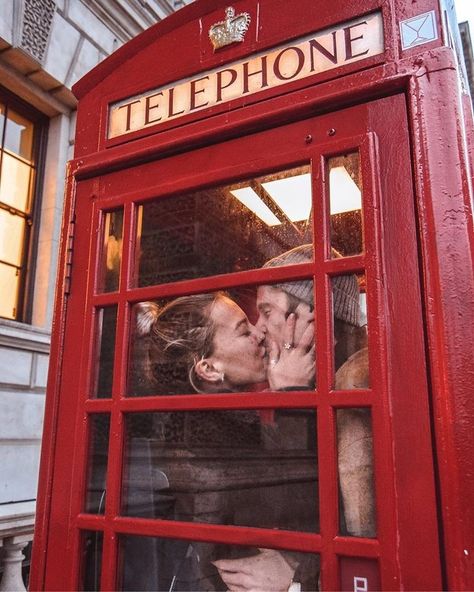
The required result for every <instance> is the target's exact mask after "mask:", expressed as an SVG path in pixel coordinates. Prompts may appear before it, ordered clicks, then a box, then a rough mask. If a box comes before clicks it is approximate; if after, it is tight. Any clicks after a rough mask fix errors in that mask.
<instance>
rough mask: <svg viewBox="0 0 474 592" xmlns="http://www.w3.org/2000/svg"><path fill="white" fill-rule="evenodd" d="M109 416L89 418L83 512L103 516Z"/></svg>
mask: <svg viewBox="0 0 474 592" xmlns="http://www.w3.org/2000/svg"><path fill="white" fill-rule="evenodd" d="M109 432H110V416H109V415H106V414H100V415H99V414H98V415H93V416H91V417H90V431H89V458H88V479H87V489H86V502H85V511H86V512H89V513H91V514H103V513H104V511H105V479H106V474H107V455H108V448H109Z"/></svg>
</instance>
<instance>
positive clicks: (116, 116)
mask: <svg viewBox="0 0 474 592" xmlns="http://www.w3.org/2000/svg"><path fill="white" fill-rule="evenodd" d="M383 51H384V40H383V21H382V14H381V13H380V12H377V13H373V14H370V15H366V16H363V17H360V18H357V19H354V20H352V21H349V22H346V23H342V24H340V25H338V26H336V27H331V28H329V29H325V30H324V31H320V32H318V33H315V34H312V35H307V36H305V37H303V38H300V39H297V40H295V41H294V42H292V43H290V44H289V43H287V44H285V45H281V46H279V47H277V48H276V49H273V50H271V51H270V52H265V53H260V54H258V55H255V56H252V57H251V58H248V59H245V60H240V61H238V62H234V63H231V64H228V65H226V67H223V68H218V69H214V70H210V71H207V72H203V73H201V74H199V76H196V77H193V78H188V79H186V80H180V81H178V82H175V83H173V84H170V85H168V86H164V87H161V88H158V89H156V90H152V91H149V92H147V93H144V94H141V95H136V96H134V97H129V98H127V99H124V100H122V101H119V102H117V103H114V104H112V105H110V107H109V129H108V138H116V137H117V136H121V135H124V134H128V133H131V132H134V131H137V130H141V129H143V128H146V127H149V126H152V125H156V124H159V123H164V122H166V121H169V120H173V119H177V118H179V117H183V116H184V115H187V114H188V113H192V112H194V111H199V110H201V109H206V108H209V107H212V106H214V105H217V104H219V103H225V102H227V101H230V100H232V99H236V98H239V97H244V96H246V95H251V94H254V93H257V92H260V91H262V90H265V89H268V88H274V87H277V86H281V85H283V84H286V83H288V82H291V81H293V80H299V79H302V78H306V77H308V76H312V75H313V74H318V73H320V72H325V71H328V70H332V69H334V68H338V67H340V66H344V65H346V64H350V63H353V62H358V61H360V60H364V59H366V58H369V57H371V56H375V55H379V54H381V53H383Z"/></svg>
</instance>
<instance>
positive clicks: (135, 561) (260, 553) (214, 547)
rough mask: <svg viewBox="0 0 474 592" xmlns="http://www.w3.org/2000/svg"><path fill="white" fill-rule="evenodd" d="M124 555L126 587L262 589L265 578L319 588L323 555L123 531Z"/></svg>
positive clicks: (270, 586) (272, 584)
mask: <svg viewBox="0 0 474 592" xmlns="http://www.w3.org/2000/svg"><path fill="white" fill-rule="evenodd" d="M120 556H121V561H120V568H119V589H120V590H124V591H136V590H166V591H169V592H184V591H195V592H200V591H203V592H204V591H205V592H212V591H214V590H222V591H224V590H245V589H249V590H250V589H253V590H257V589H259V590H261V589H262V586H261V582H262V580H263V581H264V582H265V589H267V590H288V588H289V587H290V585H291V583H292V582H297V583H298V584H300V589H302V590H317V589H318V577H319V557H318V555H313V554H310V553H298V552H295V551H277V550H275V549H263V548H260V549H257V548H254V547H242V546H237V545H226V544H220V543H202V542H197V541H183V540H178V539H168V538H166V539H165V538H162V539H160V538H152V537H142V536H131V535H127V536H125V535H123V536H122V537H121V545H120ZM257 576H259V577H260V578H262V579H260V580H259V581H258V580H256V579H255V578H256V577H257ZM243 582H245V583H246V584H247V585H248V588H247V587H245V586H243V585H241V584H242V583H243ZM258 582H259V583H260V586H258V585H257V584H258Z"/></svg>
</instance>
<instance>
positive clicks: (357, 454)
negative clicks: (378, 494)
mask: <svg viewBox="0 0 474 592" xmlns="http://www.w3.org/2000/svg"><path fill="white" fill-rule="evenodd" d="M336 421H337V449H338V472H339V489H340V493H341V512H340V524H339V528H340V532H341V534H343V535H346V536H357V537H375V536H376V516H375V492H374V466H373V464H374V461H373V452H372V450H373V442H372V421H371V413H370V409H368V408H360V409H352V408H346V409H338V410H337V412H336Z"/></svg>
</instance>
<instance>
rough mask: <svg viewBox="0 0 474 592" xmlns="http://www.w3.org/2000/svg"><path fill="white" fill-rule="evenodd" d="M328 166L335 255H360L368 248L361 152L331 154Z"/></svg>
mask: <svg viewBox="0 0 474 592" xmlns="http://www.w3.org/2000/svg"><path fill="white" fill-rule="evenodd" d="M328 169H329V204H330V214H331V246H332V247H333V249H335V250H336V251H337V253H335V252H334V251H333V253H332V256H333V257H334V256H338V254H340V255H342V256H344V257H347V256H349V255H357V254H359V253H362V251H363V250H364V243H363V232H362V181H361V173H360V162H359V153H358V152H353V153H351V154H347V155H345V156H335V157H333V158H330V159H329V160H328Z"/></svg>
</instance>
